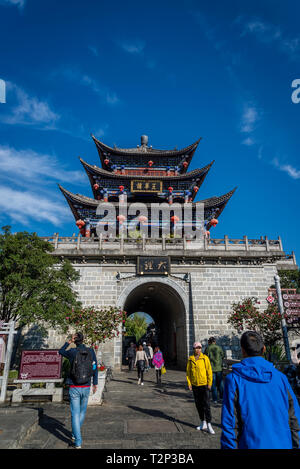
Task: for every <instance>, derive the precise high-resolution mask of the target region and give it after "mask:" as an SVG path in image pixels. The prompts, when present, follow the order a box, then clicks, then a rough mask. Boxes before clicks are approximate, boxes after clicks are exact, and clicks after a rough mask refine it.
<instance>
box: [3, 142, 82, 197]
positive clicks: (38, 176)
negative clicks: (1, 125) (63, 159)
mask: <svg viewBox="0 0 300 469" xmlns="http://www.w3.org/2000/svg"><path fill="white" fill-rule="evenodd" d="M0 171H1V173H0V174H1V176H0V178H1V179H2V180H6V181H7V180H9V181H13V182H14V183H15V184H17V185H25V186H27V187H28V184H31V183H34V184H38V185H39V186H40V187H41V189H42V188H43V187H44V186H45V185H48V184H51V183H53V182H69V183H84V182H85V181H86V179H85V178H84V175H83V173H82V171H68V170H66V169H64V168H63V166H62V165H61V163H59V161H58V160H57V158H55V157H54V156H50V155H45V154H40V153H37V152H35V151H33V150H30V149H27V150H16V149H15V148H12V147H9V146H2V145H0Z"/></svg>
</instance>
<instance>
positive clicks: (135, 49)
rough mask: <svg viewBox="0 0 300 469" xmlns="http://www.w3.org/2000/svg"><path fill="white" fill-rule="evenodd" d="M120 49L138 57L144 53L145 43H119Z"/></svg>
mask: <svg viewBox="0 0 300 469" xmlns="http://www.w3.org/2000/svg"><path fill="white" fill-rule="evenodd" d="M119 45H120V47H121V48H122V49H123V50H124V51H125V52H128V53H129V54H137V55H140V54H142V53H143V52H144V48H145V43H144V42H143V41H139V40H137V41H133V42H130V41H120V42H119Z"/></svg>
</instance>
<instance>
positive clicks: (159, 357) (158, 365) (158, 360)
mask: <svg viewBox="0 0 300 469" xmlns="http://www.w3.org/2000/svg"><path fill="white" fill-rule="evenodd" d="M152 363H153V365H154V367H155V373H156V384H158V385H159V386H160V385H161V369H162V367H163V365H164V364H165V362H164V359H163V354H162V353H161V351H160V348H159V347H155V349H154V354H153V358H152Z"/></svg>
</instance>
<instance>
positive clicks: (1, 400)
mask: <svg viewBox="0 0 300 469" xmlns="http://www.w3.org/2000/svg"><path fill="white" fill-rule="evenodd" d="M15 333H16V332H15V322H14V321H11V322H10V323H9V333H8V341H7V348H6V354H5V365H4V371H3V379H2V385H1V394H0V403H5V399H6V391H7V383H8V375H9V368H10V360H11V355H12V349H13V339H14V334H15Z"/></svg>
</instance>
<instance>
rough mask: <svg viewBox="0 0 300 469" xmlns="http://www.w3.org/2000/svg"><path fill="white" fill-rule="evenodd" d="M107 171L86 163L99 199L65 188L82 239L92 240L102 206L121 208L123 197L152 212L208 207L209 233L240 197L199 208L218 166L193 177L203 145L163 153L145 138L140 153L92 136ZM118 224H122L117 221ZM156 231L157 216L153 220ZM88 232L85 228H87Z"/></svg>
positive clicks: (206, 202) (211, 201)
mask: <svg viewBox="0 0 300 469" xmlns="http://www.w3.org/2000/svg"><path fill="white" fill-rule="evenodd" d="M92 138H93V140H94V142H95V144H96V147H97V150H98V153H99V156H100V163H101V166H102V167H99V166H96V165H91V164H89V163H87V162H85V161H84V160H83V159H82V158H80V162H81V164H82V165H83V167H84V169H85V171H86V173H87V175H88V178H89V181H90V184H91V189H92V193H93V197H94V198H91V197H86V196H84V195H81V194H73V193H71V192H70V191H68V190H66V189H64V188H63V187H62V186H59V188H60V190H61V192H62V193H63V194H64V196H65V198H66V200H67V202H68V204H69V206H70V208H71V211H72V213H73V215H74V218H75V220H76V224H77V225H80V224H81V226H79V228H81V233H82V234H83V235H86V236H89V234H90V230H91V229H94V228H95V226H96V224H97V221H99V216H98V215H97V214H96V211H97V207H98V206H99V204H101V203H102V202H107V201H109V202H113V203H114V204H116V206H117V203H118V202H119V197H120V196H123V195H126V196H127V201H128V202H143V203H145V204H146V205H147V206H149V208H150V203H153V202H156V203H161V202H168V203H169V204H170V205H171V204H172V203H175V202H181V203H191V204H192V206H193V208H194V209H196V207H197V204H200V203H203V204H204V217H205V220H206V228H207V229H208V230H209V229H210V227H211V226H212V225H213V223H211V221H213V222H214V224H217V223H218V220H217V219H218V217H219V216H220V214H221V213H222V211H223V210H224V208H225V206H226V204H227V203H228V201H229V200H230V198H231V196H232V195H233V193H234V192H235V189H233V190H231V191H230V192H228V193H226V194H224V195H222V196H220V197H211V198H209V199H205V200H201V201H199V202H196V203H195V202H194V199H195V197H196V195H197V193H198V191H199V189H200V187H201V185H202V184H203V182H204V180H205V178H206V176H207V174H208V172H209V170H210V168H211V167H212V165H213V163H214V161H212V162H211V163H209V164H208V165H206V166H204V167H203V168H200V169H194V170H192V171H187V169H188V167H189V165H190V163H191V160H192V157H193V155H194V153H195V151H196V149H197V147H198V144H199V142H200V140H201V139H198V140H197V141H196V142H195V143H193V144H191V145H189V146H187V147H185V148H183V149H181V150H178V149H174V150H158V149H154V148H152V146H148V137H147V136H142V137H141V145H137V147H135V148H118V147H116V146H114V147H113V148H112V147H110V146H108V145H106V144H104V143H102V142H100V141H99V140H98V139H97V138H96V137H94V136H92ZM115 222H116V223H117V221H115ZM148 222H149V225H151V223H150V222H151V216H150V217H149V219H148ZM84 227H85V228H84Z"/></svg>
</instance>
